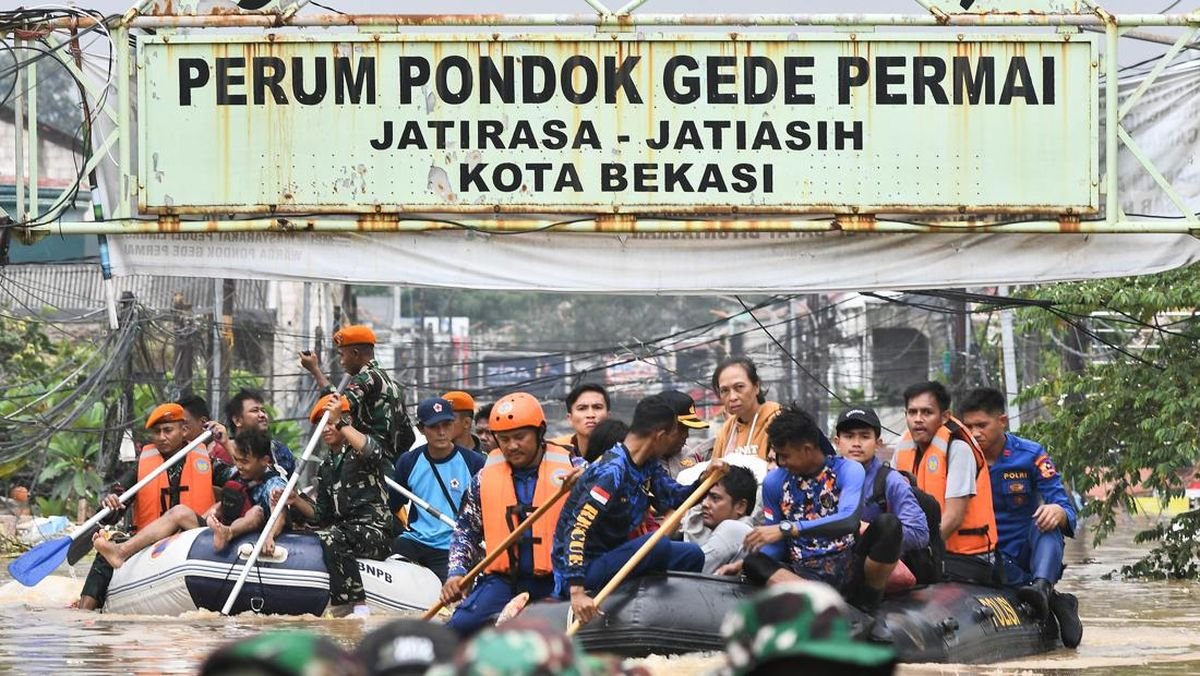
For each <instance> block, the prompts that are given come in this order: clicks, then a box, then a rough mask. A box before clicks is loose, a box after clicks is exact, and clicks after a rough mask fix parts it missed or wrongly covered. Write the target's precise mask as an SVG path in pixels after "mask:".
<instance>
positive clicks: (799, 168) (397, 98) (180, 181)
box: [138, 33, 1099, 214]
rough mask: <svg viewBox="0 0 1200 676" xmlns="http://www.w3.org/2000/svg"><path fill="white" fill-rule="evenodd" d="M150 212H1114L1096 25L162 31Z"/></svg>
mask: <svg viewBox="0 0 1200 676" xmlns="http://www.w3.org/2000/svg"><path fill="white" fill-rule="evenodd" d="M138 73H139V99H138V118H139V119H138V125H139V152H140V186H139V187H140V189H139V204H140V207H141V208H142V210H144V211H147V212H151V213H178V214H188V213H210V214H223V213H235V212H236V213H404V212H409V213H411V212H489V213H490V212H496V211H500V212H546V213H573V212H581V213H632V214H671V213H701V214H702V213H720V214H729V213H731V212H737V213H761V214H786V213H805V212H852V211H857V212H860V213H888V212H905V213H913V212H921V211H929V212H935V211H965V212H989V213H996V212H1040V213H1064V212H1074V213H1080V214H1086V213H1094V212H1095V211H1096V210H1097V207H1098V192H1099V189H1098V182H1099V180H1098V178H1099V177H1098V167H1097V165H1098V160H1097V152H1098V148H1097V138H1098V137H1097V130H1098V119H1097V114H1098V111H1097V76H1098V64H1097V55H1096V51H1095V48H1094V45H1093V43H1092V42H1091V41H1090V40H1089V39H1087V38H1084V37H1081V36H1078V35H1072V36H1066V35H1051V34H1042V35H1038V36H1025V37H1014V36H1006V37H1004V38H995V39H992V38H989V37H986V36H980V35H975V34H966V35H958V36H941V37H909V36H903V37H900V36H883V35H879V36H873V35H872V36H866V37H864V36H861V35H860V36H855V37H853V38H852V37H851V36H850V35H849V34H842V35H835V36H827V37H820V36H807V35H806V36H804V37H803V38H802V39H801V38H797V37H796V36H792V37H790V38H789V37H786V36H777V37H759V36H753V37H752V38H750V37H747V38H746V39H742V38H741V37H737V38H736V39H735V38H734V37H731V36H730V35H727V34H715V33H714V34H712V35H711V36H706V35H692V36H687V37H680V36H671V37H669V38H668V37H663V38H662V39H654V38H650V37H644V38H641V37H640V38H639V39H636V40H634V39H626V38H624V37H620V36H616V37H614V36H611V35H610V36H605V35H597V36H581V37H578V38H576V37H574V36H571V37H569V38H567V39H562V38H550V37H546V38H538V37H529V36H523V37H520V38H516V37H514V38H511V39H509V38H505V37H503V36H499V37H496V38H494V39H485V38H478V39H468V38H452V37H447V36H441V37H438V36H434V35H429V34H416V35H328V36H320V37H316V38H313V37H304V36H267V37H262V36H254V37H252V38H250V37H244V36H238V37H236V38H229V39H225V38H221V39H212V38H202V37H184V36H160V37H151V38H144V39H143V40H142V42H141V44H140V47H139V70H138Z"/></svg>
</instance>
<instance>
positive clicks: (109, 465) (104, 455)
mask: <svg viewBox="0 0 1200 676" xmlns="http://www.w3.org/2000/svg"><path fill="white" fill-rule="evenodd" d="M135 300H136V299H135V297H134V295H133V293H132V292H130V291H126V292H124V293H122V294H121V299H120V301H118V303H119V305H118V309H119V312H120V322H121V326H123V327H127V330H129V331H134V332H140V331H141V327H140V326H139V325H138V324H137V304H136V302H135ZM137 340H138V336H137V335H136V334H135V335H134V336H133V339H132V340H130V341H129V342H128V345H129V347H128V348H126V349H127V350H128V352H127V353H126V354H125V355H118V358H120V357H121V356H123V357H124V359H125V365H124V368H123V369H121V371H122V373H121V376H120V379H119V380H118V381H117V383H116V384H117V393H116V394H117V396H116V398H115V401H114V402H113V405H112V406H111V408H110V409H109V411H110V416H109V420H118V421H120V422H121V425H120V427H119V428H118V429H114V430H112V433H111V434H105V435H104V437H103V438H102V440H101V444H102V445H101V449H100V451H101V452H100V462H99V466H98V467H97V468H96V469H97V471H98V472H99V473H100V475H101V476H102V477H105V478H106V479H107V478H109V477H111V476H112V470H113V467H115V466H116V465H117V463H118V462H119V460H120V451H121V444H122V440H123V439H124V437H125V436H126V435H132V433H133V419H134V416H135V415H136V412H135V411H134V410H133V386H134V377H133V358H134V350H135V348H134V345H135V344H136V343H137Z"/></svg>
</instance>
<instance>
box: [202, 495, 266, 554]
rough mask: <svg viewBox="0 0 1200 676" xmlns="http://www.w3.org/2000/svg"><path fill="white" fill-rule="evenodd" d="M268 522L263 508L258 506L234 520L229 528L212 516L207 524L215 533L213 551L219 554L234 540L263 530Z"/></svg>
mask: <svg viewBox="0 0 1200 676" xmlns="http://www.w3.org/2000/svg"><path fill="white" fill-rule="evenodd" d="M266 522H267V519H266V517H264V516H263V511H262V508H261V507H258V506H257V505H256V506H254V507H252V508H250V511H248V512H246V513H245V514H244V515H242V516H240V517H238V518H236V519H234V520H233V523H231V524H229V525H228V526H226V525H225V524H223V523H221V522H220V520H218V519H217V516H216V515H215V514H210V515H209V517H208V521H207V522H206V523H207V524H208V527H209V528H211V529H212V532H213V536H212V538H213V551H218V552H219V551H221V550H222V549H225V548H226V547H228V546H229V543H230V542H232V541H233V540H236V539H237V538H239V537H241V536H242V535H245V534H246V533H253V532H254V531H256V530H258V529H260V528H262V527H263V524H265V523H266Z"/></svg>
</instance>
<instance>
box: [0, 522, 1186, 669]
mask: <svg viewBox="0 0 1200 676" xmlns="http://www.w3.org/2000/svg"><path fill="white" fill-rule="evenodd" d="M1145 523H1147V521H1146V519H1143V518H1139V519H1137V520H1136V521H1129V522H1126V523H1125V524H1124V525H1123V527H1122V528H1121V530H1120V531H1118V533H1117V534H1115V535H1114V536H1112V537H1111V538H1109V540H1108V541H1107V542H1106V543H1105V544H1104V545H1103V546H1101V547H1100V548H1099V549H1092V548H1091V547H1090V546H1089V543H1088V542H1087V541H1086V540H1087V538H1086V537H1081V538H1079V539H1077V540H1075V541H1068V551H1067V560H1068V563H1069V566H1068V568H1067V573H1066V577H1065V578H1064V580H1063V582H1062V584H1061V586H1060V588H1061V589H1063V590H1066V591H1072V592H1075V593H1076V594H1078V596H1079V602H1080V615H1081V616H1082V617H1083V622H1084V638H1083V645H1081V646H1080V647H1079V649H1078V650H1066V649H1060V650H1057V651H1055V652H1053V653H1049V654H1045V655H1039V656H1036V657H1030V658H1025V659H1021V660H1015V661H1011V662H1003V663H998V664H994V665H988V666H979V665H975V666H961V665H906V666H905V667H904V668H903V669H902V670H901V673H903V674H968V673H970V674H977V673H979V674H1004V675H1007V674H1013V675H1017V674H1019V675H1021V676H1026V675H1033V674H1047V675H1051V674H1053V675H1062V674H1077V673H1082V672H1084V671H1088V672H1102V673H1106V674H1130V675H1132V674H1197V673H1200V584H1196V583H1180V582H1125V581H1119V580H1105V579H1102V576H1103V575H1104V574H1105V573H1108V572H1110V571H1112V570H1114V569H1115V568H1118V567H1119V566H1120V565H1122V564H1124V563H1129V562H1131V561H1134V560H1136V559H1137V558H1138V556H1139V555H1140V554H1141V553H1144V551H1145V549H1146V548H1145V546H1144V545H1137V544H1134V543H1133V534H1134V533H1136V532H1137V530H1138V529H1139V527H1141V526H1142V525H1144V524H1145ZM88 565H89V562H88V561H86V560H85V561H83V562H81V563H80V565H79V566H77V567H76V575H77V577H75V578H71V577H69V576H66V575H54V576H51V577H49V578H47V579H46V580H45V581H43V583H42V584H40V585H39V586H37V587H35V588H33V589H26V588H24V587H21V586H20V585H18V584H17V583H15V582H12V581H9V580H8V579H7V577H0V637H2V640H0V672H16V673H30V674H36V673H55V674H130V673H133V674H160V673H162V674H186V673H194V672H195V670H196V667H197V665H198V664H199V663H200V661H201V660H202V659H203V658H204V656H205V655H206V654H207V653H208V652H209V651H211V650H212V649H213V648H214V647H215V646H217V645H220V644H222V643H224V642H226V641H230V640H233V639H236V638H238V637H242V636H246V635H248V634H251V633H254V632H258V631H262V630H264V629H269V628H275V627H291V628H296V627H304V628H308V629H312V630H315V631H318V632H320V633H322V634H326V635H328V636H330V637H332V638H334V639H335V640H337V641H338V642H340V643H342V644H344V645H347V646H350V645H353V644H354V642H355V641H357V640H358V639H359V638H360V637H361V636H362V635H363V633H364V632H366V631H369V630H370V629H372V628H374V627H376V626H378V625H380V624H382V623H384V622H386V621H387V620H388V618H389V616H384V615H377V616H372V617H369V618H365V619H338V620H334V619H319V618H314V617H301V618H281V617H253V616H239V617H235V618H223V617H221V616H220V615H217V614H216V613H209V612H197V613H190V614H187V615H184V616H181V617H158V616H154V617H150V616H128V615H125V616H121V615H105V614H99V613H86V612H82V611H78V610H71V609H68V608H66V606H67V604H69V603H70V602H71V600H73V598H74V597H75V596H76V595H77V594H78V592H79V587H80V585H82V583H83V576H84V575H85V574H86V572H87V566H88ZM0 575H3V574H2V573H0ZM720 663H721V658H720V656H718V655H687V656H682V657H672V658H664V657H651V658H649V659H647V660H645V664H646V665H647V666H649V667H651V668H652V670H654V671H655V672H656V673H661V674H667V673H670V674H672V675H675V674H698V673H705V672H708V671H710V670H712V669H714V668H716V667H717V666H719V665H720Z"/></svg>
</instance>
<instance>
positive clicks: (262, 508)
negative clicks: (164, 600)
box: [95, 428, 287, 569]
mask: <svg viewBox="0 0 1200 676" xmlns="http://www.w3.org/2000/svg"><path fill="white" fill-rule="evenodd" d="M228 450H229V452H230V455H232V457H233V461H234V464H235V466H236V467H237V473H238V475H239V477H240V479H241V483H242V484H243V485H244V486H246V492H247V495H248V496H249V498H250V503H251V504H250V505H249V506H248V508H247V509H246V511H245V513H244V514H241V515H240V516H238V517H237V518H236V519H234V520H233V521H232V522H231V523H229V524H228V525H226V524H224V523H222V522H221V520H220V519H219V518H218V514H217V512H218V507H219V505H216V504H214V505H213V506H212V507H210V508H208V509H207V510H205V512H204V513H197V512H195V511H193V510H192V508H191V507H189V506H188V505H186V504H180V505H176V506H174V507H172V508H171V509H169V510H167V512H166V513H165V514H163V515H162V516H160V517H158V518H157V519H155V520H154V521H152V522H150V524H149V525H147V526H145V527H143V528H140V529H139V530H138V532H137V534H136V535H134V536H133V537H131V538H129V539H128V540H126V541H125V542H122V543H119V544H118V543H116V542H110V541H109V540H106V539H105V538H104V537H102V536H101V535H100V534H99V533H97V535H96V537H95V547H96V553H98V554H99V555H100V556H103V557H104V559H105V560H106V561H108V563H109V565H111V566H112V567H113V568H114V569H115V568H120V567H121V566H122V565H123V564H124V563H125V562H126V561H127V560H129V558H130V557H132V556H133V555H134V554H137V553H138V552H140V551H142V550H143V549H145V548H147V547H149V546H151V545H153V544H154V543H156V542H158V541H159V540H162V539H163V538H166V537H170V536H172V535H174V534H175V533H178V532H180V531H185V530H191V529H193V528H202V527H204V526H208V527H209V528H211V529H212V531H213V534H212V545H213V549H214V550H216V551H218V552H219V551H221V550H223V549H225V547H226V546H228V544H229V543H230V541H232V540H233V539H234V538H237V537H239V536H241V535H244V534H246V533H252V532H255V531H257V530H259V529H261V528H262V527H263V524H265V523H266V522H267V514H270V509H271V500H270V495H271V493H270V492H271V491H272V490H276V489H278V490H282V489H283V487H284V486H285V485H286V484H287V482H286V481H284V480H283V478H282V477H280V476H279V473H278V472H276V471H275V470H274V468H273V464H272V462H271V438H270V437H268V436H267V435H266V434H264V433H263V432H261V431H259V430H258V429H255V428H250V429H247V430H245V431H243V432H241V433H240V434H238V435H237V438H235V439H234V440H233V443H232V444H230V446H229V449H228ZM283 525H284V522H283V521H282V520H281V521H279V522H278V523H277V524H276V527H275V532H274V533H272V534H271V536H270V537H268V538H267V539H266V540H265V542H264V544H263V549H262V551H263V553H264V554H266V555H268V556H270V555H271V554H272V553H273V552H274V551H275V536H276V535H278V534H279V531H280V530H282V529H283Z"/></svg>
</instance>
